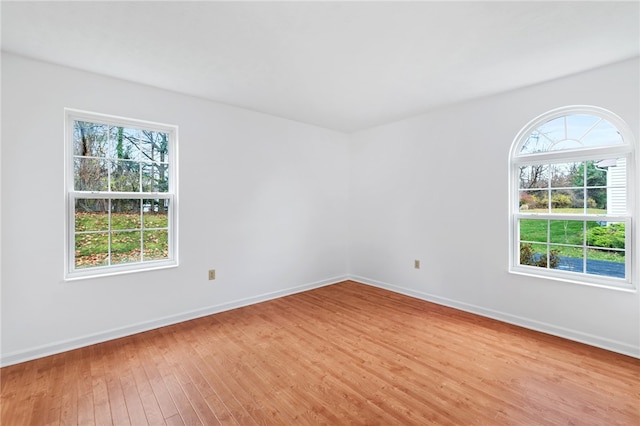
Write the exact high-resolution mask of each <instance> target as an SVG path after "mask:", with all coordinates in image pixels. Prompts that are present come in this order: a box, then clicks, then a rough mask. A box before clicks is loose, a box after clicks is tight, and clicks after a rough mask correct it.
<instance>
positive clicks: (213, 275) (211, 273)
mask: <svg viewBox="0 0 640 426" xmlns="http://www.w3.org/2000/svg"><path fill="white" fill-rule="evenodd" d="M215 279H216V270H215V269H209V280H215Z"/></svg>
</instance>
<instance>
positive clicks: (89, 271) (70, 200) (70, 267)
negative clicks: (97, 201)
mask: <svg viewBox="0 0 640 426" xmlns="http://www.w3.org/2000/svg"><path fill="white" fill-rule="evenodd" d="M64 120H65V123H64V129H65V134H64V141H65V142H64V143H65V159H64V169H65V225H64V229H65V256H64V262H65V275H64V279H65V280H66V281H71V280H78V279H87V278H96V277H104V276H111V275H120V274H128V273H134V272H142V271H150V270H157V269H165V268H173V267H176V266H178V210H179V209H178V127H177V126H175V125H170V124H163V123H157V122H151V121H144V120H137V119H132V118H126V117H119V116H114V115H107V114H101V113H94V112H89V111H82V110H77V109H72V108H65V109H64ZM74 120H82V121H88V122H96V123H101V124H108V125H114V126H123V127H132V128H142V129H145V130H153V131H158V132H164V133H168V134H169V137H170V140H171V141H172V142H170V144H171V145H170V149H169V160H168V163H169V165H170V167H169V188H168V192H166V193H165V192H152V193H149V192H143V193H139V192H91V191H75V190H74V174H73V122H74ZM78 198H111V199H117V198H127V199H135V198H140V199H148V198H167V199H169V211H168V222H169V229H168V241H169V256H168V259H161V260H153V261H146V262H136V263H129V264H121V265H109V266H97V267H92V268H83V269H75V241H74V236H75V234H74V230H75V200H76V199H78Z"/></svg>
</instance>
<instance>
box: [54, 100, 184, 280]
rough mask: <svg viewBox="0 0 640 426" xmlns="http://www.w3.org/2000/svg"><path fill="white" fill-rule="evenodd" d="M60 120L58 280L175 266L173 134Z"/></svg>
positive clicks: (160, 127) (78, 118) (100, 120)
mask: <svg viewBox="0 0 640 426" xmlns="http://www.w3.org/2000/svg"><path fill="white" fill-rule="evenodd" d="M65 118H66V123H65V143H66V167H65V169H66V188H67V190H66V194H67V207H66V208H67V224H66V233H67V250H66V253H67V256H66V278H67V279H73V278H81V277H88V276H100V275H109V274H116V273H124V272H132V271H139V270H146V269H155V268H161V267H168V266H175V265H177V238H176V234H177V229H176V225H177V220H176V219H177V181H176V180H177V179H176V178H177V173H176V168H177V152H176V151H177V127H176V126H171V125H165V124H158V123H151V122H144V121H139V120H132V119H126V118H121V117H113V116H107V115H102V114H94V113H87V112H82V111H76V110H65Z"/></svg>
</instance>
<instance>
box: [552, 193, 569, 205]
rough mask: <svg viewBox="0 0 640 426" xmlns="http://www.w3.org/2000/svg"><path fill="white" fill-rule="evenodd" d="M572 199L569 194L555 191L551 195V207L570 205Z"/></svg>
mask: <svg viewBox="0 0 640 426" xmlns="http://www.w3.org/2000/svg"><path fill="white" fill-rule="evenodd" d="M572 201H573V200H571V196H570V195H567V194H560V193H556V194H553V195H552V196H551V207H553V208H556V209H558V208H565V207H571V204H572Z"/></svg>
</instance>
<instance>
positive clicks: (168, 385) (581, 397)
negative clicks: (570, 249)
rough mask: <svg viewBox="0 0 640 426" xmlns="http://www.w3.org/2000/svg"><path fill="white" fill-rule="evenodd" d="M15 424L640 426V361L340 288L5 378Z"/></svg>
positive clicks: (76, 354)
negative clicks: (568, 425)
mask: <svg viewBox="0 0 640 426" xmlns="http://www.w3.org/2000/svg"><path fill="white" fill-rule="evenodd" d="M0 373H1V380H2V384H1V389H2V399H1V403H2V408H1V417H0V420H1V421H0V423H1V424H2V425H3V426H13V425H57V424H64V425H75V424H80V425H93V424H96V425H105V424H107V425H108V424H113V425H129V424H131V425H145V424H151V425H163V424H167V425H185V424H186V425H217V424H224V425H227V424H231V425H255V424H264V425H272V424H273V425H276V424H285V425H294V424H295V425H306V424H330V425H342V424H379V425H411V424H415V425H425V424H438V425H470V424H483V425H502V424H509V425H514V424H522V425H537V424H543V425H559V424H575V425H639V424H640V360H638V359H635V358H631V357H627V356H624V355H619V354H615V353H612V352H608V351H605V350H601V349H597V348H593V347H590V346H586V345H582V344H579V343H575V342H570V341H567V340H563V339H560V338H556V337H552V336H548V335H545V334H541V333H537V332H533V331H530V330H526V329H523V328H519V327H515V326H511V325H508V324H504V323H501V322H498V321H494V320H490V319H487V318H482V317H479V316H475V315H472V314H467V313H464V312H460V311H456V310H454V309H450V308H445V307H442V306H438V305H434V304H431V303H428V302H424V301H421V300H417V299H413V298H410V297H406V296H403V295H399V294H395V293H391V292H388V291H385V290H381V289H377V288H373V287H369V286H365V285H362V284H358V283H355V282H350V281H346V282H343V283H339V284H336V285H332V286H328V287H323V288H320V289H316V290H312V291H308V292H305V293H300V294H296V295H293V296H288V297H284V298H281V299H277V300H273V301H269V302H265V303H260V304H257V305H253V306H249V307H245V308H241V309H236V310H233V311H228V312H224V313H220V314H216V315H211V316H208V317H205V318H201V319H197V320H193V321H188V322H184V323H181V324H177V325H174V326H169V327H164V328H161V329H158V330H154V331H149V332H146V333H141V334H138V335H135V336H131V337H126V338H123V339H118V340H114V341H110V342H106V343H102V344H98V345H94V346H90V347H87V348H83V349H78V350H74V351H70V352H66V353H63V354H59V355H55V356H50V357H46V358H42V359H39V360H35V361H30V362H25V363H21V364H17V365H14V366H9V367H5V368H2V369H1V371H0Z"/></svg>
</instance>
